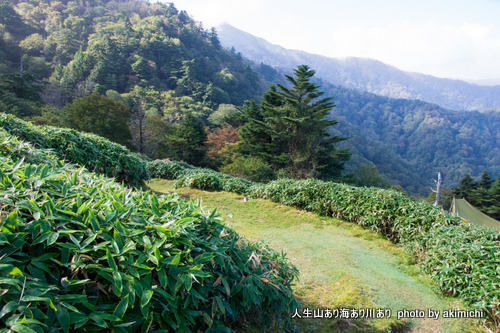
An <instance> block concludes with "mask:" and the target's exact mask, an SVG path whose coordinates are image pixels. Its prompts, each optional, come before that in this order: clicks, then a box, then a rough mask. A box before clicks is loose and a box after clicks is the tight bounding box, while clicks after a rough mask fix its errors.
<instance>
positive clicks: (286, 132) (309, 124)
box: [240, 65, 350, 179]
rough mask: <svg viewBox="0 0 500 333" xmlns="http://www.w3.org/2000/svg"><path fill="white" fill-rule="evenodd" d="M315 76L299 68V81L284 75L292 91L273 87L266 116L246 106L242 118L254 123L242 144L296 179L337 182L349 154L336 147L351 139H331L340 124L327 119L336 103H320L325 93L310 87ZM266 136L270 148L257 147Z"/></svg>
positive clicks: (267, 96) (264, 109)
mask: <svg viewBox="0 0 500 333" xmlns="http://www.w3.org/2000/svg"><path fill="white" fill-rule="evenodd" d="M314 74H315V71H314V70H311V69H310V68H309V67H308V66H306V65H302V66H299V67H298V68H297V69H296V70H295V77H292V76H290V75H285V77H286V79H287V80H288V81H289V82H290V85H291V87H290V88H287V87H285V86H284V85H280V84H278V87H279V89H280V90H281V91H278V90H277V89H276V87H274V86H272V87H271V89H270V90H269V91H268V92H267V93H266V94H265V95H264V100H263V102H262V103H261V110H258V108H256V106H252V105H250V104H249V105H247V109H245V110H244V111H243V112H244V113H247V114H246V115H247V117H248V118H249V122H248V123H247V124H246V125H245V126H244V127H243V128H242V131H241V132H240V139H241V140H242V142H243V144H244V146H245V147H247V148H248V149H250V150H252V152H251V153H252V154H255V155H261V156H266V155H267V157H268V161H269V162H270V163H271V165H273V166H275V167H286V168H287V170H288V173H289V174H290V175H291V176H292V177H293V178H298V179H302V178H311V177H315V178H324V179H338V178H340V177H341V172H342V169H343V166H344V163H345V162H346V161H347V160H348V159H349V157H350V154H349V153H348V150H347V149H344V150H337V149H336V148H335V144H336V143H338V142H340V141H343V140H346V139H347V138H342V137H338V136H330V135H329V133H328V131H327V128H328V127H329V126H333V125H335V124H337V123H338V122H337V121H335V120H329V119H326V117H327V116H328V114H329V112H330V110H331V109H332V108H333V107H334V106H335V105H334V104H333V103H332V99H333V98H331V97H329V98H323V99H319V100H317V99H318V98H319V97H321V96H322V95H323V92H321V91H319V88H320V87H319V86H318V85H317V84H316V83H312V82H311V81H310V79H311V78H312V77H313V76H314ZM249 108H250V109H251V110H253V111H252V112H249V111H250V109H249ZM247 110H248V111H247ZM266 135H267V136H270V142H267V143H266V144H261V145H260V146H259V145H256V144H255V142H256V141H257V142H258V141H259V140H263V139H265V137H266ZM255 136H257V137H255ZM270 159H274V161H270Z"/></svg>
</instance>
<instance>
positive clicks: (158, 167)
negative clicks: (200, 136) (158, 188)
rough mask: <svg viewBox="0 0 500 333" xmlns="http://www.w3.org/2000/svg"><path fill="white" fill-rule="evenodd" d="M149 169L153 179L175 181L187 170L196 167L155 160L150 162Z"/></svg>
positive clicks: (182, 163)
mask: <svg viewBox="0 0 500 333" xmlns="http://www.w3.org/2000/svg"><path fill="white" fill-rule="evenodd" d="M147 168H148V171H149V173H150V174H151V177H153V178H162V179H168V180H174V179H177V178H179V177H180V176H181V175H183V174H184V171H185V170H188V169H193V168H194V167H193V166H191V165H189V164H187V163H184V162H177V161H172V162H166V161H162V160H155V161H152V162H149V163H148V164H147Z"/></svg>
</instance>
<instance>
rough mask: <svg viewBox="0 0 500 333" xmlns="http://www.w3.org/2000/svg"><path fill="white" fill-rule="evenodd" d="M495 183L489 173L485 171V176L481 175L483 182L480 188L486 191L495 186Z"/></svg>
mask: <svg viewBox="0 0 500 333" xmlns="http://www.w3.org/2000/svg"><path fill="white" fill-rule="evenodd" d="M494 182H495V181H494V180H493V179H491V177H490V175H489V173H488V171H486V170H484V172H483V174H482V175H481V180H480V181H479V187H481V188H484V189H485V190H489V189H490V188H491V184H493V183H494Z"/></svg>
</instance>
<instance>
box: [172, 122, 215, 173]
mask: <svg viewBox="0 0 500 333" xmlns="http://www.w3.org/2000/svg"><path fill="white" fill-rule="evenodd" d="M174 136H175V137H176V139H177V142H178V146H177V147H176V148H177V149H173V150H171V151H170V154H169V155H170V157H172V158H175V159H177V160H183V161H184V162H186V163H188V164H194V165H200V164H202V162H203V160H204V159H205V156H206V149H205V145H204V143H205V141H207V132H206V131H205V127H204V126H203V123H202V122H201V121H200V120H199V119H196V118H195V117H194V116H193V115H192V114H191V113H188V114H186V115H185V116H184V118H183V119H182V121H181V122H180V123H179V126H178V127H177V128H176V129H175V133H174Z"/></svg>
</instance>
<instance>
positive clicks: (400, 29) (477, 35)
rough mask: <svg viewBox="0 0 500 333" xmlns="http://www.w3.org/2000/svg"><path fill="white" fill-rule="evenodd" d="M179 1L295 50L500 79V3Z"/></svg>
mask: <svg viewBox="0 0 500 333" xmlns="http://www.w3.org/2000/svg"><path fill="white" fill-rule="evenodd" d="M168 2H170V1H168ZM172 2H173V3H174V4H175V6H176V7H177V9H179V10H182V9H184V10H186V11H187V12H188V14H190V15H192V16H193V18H194V19H195V20H196V21H201V22H203V25H204V27H205V28H209V27H212V26H217V25H219V24H220V23H223V22H227V23H229V24H231V25H232V26H234V27H236V28H238V29H241V30H243V31H246V32H248V33H251V34H252V35H255V36H257V37H261V38H264V39H266V40H267V41H269V42H271V43H273V44H278V45H281V46H283V47H285V48H288V49H298V50H304V51H307V52H310V53H316V54H321V55H325V56H329V57H335V58H341V57H348V56H355V57H366V58H372V59H377V60H380V61H382V62H384V63H386V64H390V65H393V66H396V67H398V68H399V69H402V70H406V71H413V72H420V73H424V74H430V75H434V76H437V77H447V78H461V79H500V19H499V18H500V0H399V1H396V0H343V1H339V0H308V1H304V0H300V1H299V0H249V1H241V0H177V1H172Z"/></svg>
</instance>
